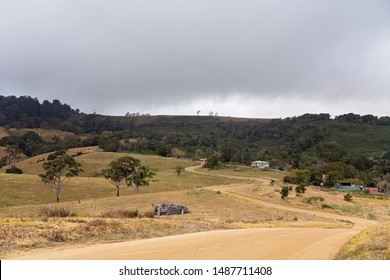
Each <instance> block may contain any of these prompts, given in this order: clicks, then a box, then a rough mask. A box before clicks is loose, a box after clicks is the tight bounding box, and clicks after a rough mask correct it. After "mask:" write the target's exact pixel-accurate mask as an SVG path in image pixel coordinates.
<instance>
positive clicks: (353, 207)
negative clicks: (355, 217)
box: [330, 203, 362, 214]
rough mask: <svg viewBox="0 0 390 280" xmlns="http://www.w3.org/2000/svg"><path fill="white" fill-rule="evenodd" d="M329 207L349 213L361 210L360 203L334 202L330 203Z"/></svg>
mask: <svg viewBox="0 0 390 280" xmlns="http://www.w3.org/2000/svg"><path fill="white" fill-rule="evenodd" d="M330 207H331V208H333V209H337V210H340V211H342V212H344V213H350V214H353V213H355V214H356V213H359V212H361V211H362V207H361V206H360V205H357V204H348V205H345V204H335V203H331V204H330Z"/></svg>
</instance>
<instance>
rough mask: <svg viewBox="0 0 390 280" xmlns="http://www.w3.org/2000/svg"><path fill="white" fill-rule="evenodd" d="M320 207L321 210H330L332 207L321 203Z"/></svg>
mask: <svg viewBox="0 0 390 280" xmlns="http://www.w3.org/2000/svg"><path fill="white" fill-rule="evenodd" d="M321 207H322V208H323V209H332V206H331V205H329V204H326V203H322V204H321Z"/></svg>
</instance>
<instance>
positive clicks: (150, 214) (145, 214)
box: [141, 211, 154, 218]
mask: <svg viewBox="0 0 390 280" xmlns="http://www.w3.org/2000/svg"><path fill="white" fill-rule="evenodd" d="M141 217H142V218H154V211H147V212H143V213H141Z"/></svg>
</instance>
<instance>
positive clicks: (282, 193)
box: [280, 186, 290, 199]
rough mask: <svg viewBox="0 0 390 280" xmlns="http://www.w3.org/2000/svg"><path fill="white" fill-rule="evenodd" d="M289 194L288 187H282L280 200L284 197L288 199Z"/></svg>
mask: <svg viewBox="0 0 390 280" xmlns="http://www.w3.org/2000/svg"><path fill="white" fill-rule="evenodd" d="M289 192H290V190H289V187H288V186H284V187H283V188H282V190H281V191H280V197H281V199H285V198H286V197H288V194H289Z"/></svg>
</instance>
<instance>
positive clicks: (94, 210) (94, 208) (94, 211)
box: [93, 204, 96, 214]
mask: <svg viewBox="0 0 390 280" xmlns="http://www.w3.org/2000/svg"><path fill="white" fill-rule="evenodd" d="M93 213H94V214H96V204H94V205H93Z"/></svg>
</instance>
